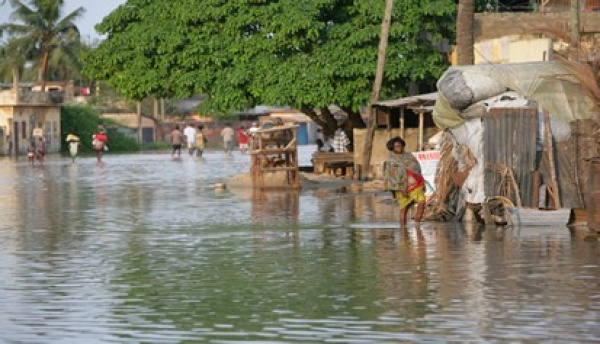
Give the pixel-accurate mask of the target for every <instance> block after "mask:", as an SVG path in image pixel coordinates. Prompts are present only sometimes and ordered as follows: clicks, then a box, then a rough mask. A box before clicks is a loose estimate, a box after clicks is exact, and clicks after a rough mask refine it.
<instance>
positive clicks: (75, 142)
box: [66, 134, 81, 162]
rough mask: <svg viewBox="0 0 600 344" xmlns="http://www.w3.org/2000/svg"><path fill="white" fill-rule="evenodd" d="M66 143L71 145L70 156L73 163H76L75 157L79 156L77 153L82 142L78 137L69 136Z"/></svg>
mask: <svg viewBox="0 0 600 344" xmlns="http://www.w3.org/2000/svg"><path fill="white" fill-rule="evenodd" d="M66 141H67V142H68V143H69V154H71V162H75V157H76V156H77V152H78V151H79V145H80V144H81V140H80V139H79V137H77V136H76V135H73V134H69V135H67V139H66Z"/></svg>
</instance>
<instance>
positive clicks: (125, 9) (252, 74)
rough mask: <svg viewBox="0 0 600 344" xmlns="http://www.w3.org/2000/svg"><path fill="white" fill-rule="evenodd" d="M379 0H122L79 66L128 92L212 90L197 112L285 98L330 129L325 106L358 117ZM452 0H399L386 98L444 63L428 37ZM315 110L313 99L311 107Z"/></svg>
mask: <svg viewBox="0 0 600 344" xmlns="http://www.w3.org/2000/svg"><path fill="white" fill-rule="evenodd" d="M384 5H385V4H384V2H383V1H359V0H355V1H352V0H279V1H275V0H228V1H224V0H181V1H177V2H165V1H161V0H129V1H128V2H127V3H126V4H124V5H122V6H120V7H119V8H118V9H117V10H115V11H114V12H112V13H111V14H110V15H109V16H107V17H106V18H105V19H104V20H103V22H102V23H100V24H99V25H98V26H97V27H96V29H97V30H99V31H100V32H101V33H104V34H106V35H107V39H106V40H104V41H103V42H101V43H100V44H99V46H98V48H97V49H96V50H95V51H93V52H92V53H91V54H89V55H88V56H87V58H86V59H85V65H86V69H87V71H88V72H89V73H91V74H92V76H94V77H95V78H97V79H104V80H107V81H108V82H109V83H110V84H111V85H112V86H114V87H115V88H116V89H117V91H119V92H120V93H122V94H123V95H124V96H126V97H128V98H130V99H135V100H139V99H142V98H144V97H146V96H149V95H154V96H158V97H179V98H181V97H189V96H191V95H193V94H197V93H205V94H208V95H209V100H208V101H207V102H205V104H204V110H205V111H215V110H218V111H231V110H233V109H243V108H246V107H249V106H253V105H256V104H269V105H290V106H293V107H295V108H298V109H301V110H302V111H304V112H305V113H307V114H308V115H309V116H311V117H312V118H313V119H314V120H315V121H316V122H317V123H319V124H321V125H324V126H325V127H326V129H327V128H329V130H331V128H332V127H335V125H336V123H335V120H333V117H332V116H331V115H330V114H329V112H328V110H327V107H328V105H331V104H336V105H338V106H340V107H341V108H343V109H344V110H346V111H347V112H348V113H349V114H350V116H351V118H352V119H353V121H352V122H353V123H354V124H355V125H359V126H362V125H364V123H362V119H361V118H360V115H359V108H360V106H362V105H365V104H367V103H368V101H369V98H370V95H371V89H372V84H373V80H374V78H375V70H376V65H377V50H378V44H379V34H380V28H381V19H382V16H383V12H384ZM454 11H455V2H454V1H449V0H435V1H425V2H424V1H420V0H404V1H397V2H396V4H395V6H394V13H393V19H392V27H391V28H390V37H389V46H388V49H387V59H386V66H385V76H384V83H383V87H382V98H383V97H395V96H403V95H406V94H407V87H408V86H407V85H408V84H409V83H410V82H416V83H420V84H423V85H426V86H429V87H432V86H433V85H434V82H435V80H436V79H437V77H438V76H439V75H440V74H441V72H442V71H443V70H444V69H445V68H446V58H445V56H444V55H443V54H441V53H439V52H438V50H437V48H436V44H437V43H439V42H441V41H442V40H443V38H451V36H452V33H453V27H454V20H453V13H454ZM314 109H321V111H320V113H321V115H317V113H316V112H315V111H313V110H314Z"/></svg>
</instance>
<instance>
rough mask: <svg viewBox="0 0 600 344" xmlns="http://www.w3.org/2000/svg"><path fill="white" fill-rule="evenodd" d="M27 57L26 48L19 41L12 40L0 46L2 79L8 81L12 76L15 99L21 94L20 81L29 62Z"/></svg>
mask: <svg viewBox="0 0 600 344" xmlns="http://www.w3.org/2000/svg"><path fill="white" fill-rule="evenodd" d="M27 56H28V51H27V49H26V46H25V45H24V44H23V43H22V42H21V41H19V40H18V39H11V40H9V41H8V43H6V44H5V45H2V46H0V79H4V80H6V79H8V78H9V77H10V76H12V83H13V91H14V92H15V97H18V94H19V92H18V90H19V79H20V75H21V72H22V71H23V69H24V65H25V63H26V62H27ZM17 100H18V99H17Z"/></svg>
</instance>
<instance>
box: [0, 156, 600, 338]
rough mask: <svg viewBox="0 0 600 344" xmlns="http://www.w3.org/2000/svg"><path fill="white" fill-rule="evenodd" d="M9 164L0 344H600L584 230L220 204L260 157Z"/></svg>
mask: <svg viewBox="0 0 600 344" xmlns="http://www.w3.org/2000/svg"><path fill="white" fill-rule="evenodd" d="M103 160H104V161H103V163H102V164H96V162H95V158H94V157H90V158H86V157H83V158H81V159H78V160H77V162H76V163H75V164H71V163H70V161H69V159H64V161H63V160H61V159H57V158H55V159H52V158H49V159H48V160H47V161H46V163H45V164H44V165H43V166H35V167H32V166H30V165H28V164H27V163H26V162H24V163H23V162H13V161H12V160H8V161H2V162H0V182H2V185H3V188H2V195H3V196H2V197H1V198H0V217H1V218H0V220H1V221H0V280H2V281H3V283H2V284H0V300H2V303H3V305H2V307H3V310H4V312H3V313H2V315H0V341H1V342H19V343H27V342H29V343H53V342H56V343H62V342H77V343H79V342H86V343H93V342H117V343H129V342H131V343H138V342H159V343H175V342H177V343H179V342H207V343H236V342H252V341H255V342H277V343H307V342H309V343H318V342H337V343H398V342H448V341H458V342H465V341H473V342H475V341H477V342H505V341H506V342H524V341H531V342H545V341H555V340H556V338H561V339H564V340H565V341H569V342H586V341H587V342H598V341H600V331H599V330H598V329H599V328H600V327H599V326H598V325H600V324H599V322H600V321H599V320H598V319H600V314H599V312H600V293H599V292H598V284H599V283H600V266H599V264H598V261H599V258H600V257H599V256H600V249H599V247H598V242H586V241H584V240H583V239H582V236H581V235H580V233H578V232H577V231H576V230H572V231H569V230H567V229H566V228H564V227H562V226H556V227H555V228H541V227H540V228H536V227H533V228H526V227H522V228H502V227H499V228H491V227H488V228H484V227H481V226H476V225H469V224H467V225H463V224H434V223H425V224H422V226H421V227H420V228H415V227H414V226H413V227H410V228H409V229H408V230H406V231H400V230H399V229H398V228H397V215H398V214H397V209H396V207H395V206H394V204H393V203H392V202H390V199H389V195H386V194H383V193H381V194H354V193H352V192H350V191H351V190H343V189H327V190H325V189H322V190H303V191H301V192H258V191H257V192H254V191H253V190H251V189H225V190H215V188H214V185H215V183H218V182H224V181H226V180H227V178H228V176H230V175H232V174H234V173H237V172H240V171H244V170H246V169H247V168H248V163H249V161H248V159H247V157H241V156H239V155H234V156H233V157H224V156H223V155H222V154H219V153H211V152H208V153H207V154H206V156H205V157H203V159H202V161H197V159H195V158H190V159H188V158H187V157H183V158H182V159H180V160H178V161H173V160H170V159H169V157H168V156H165V155H159V154H151V155H124V156H116V155H109V156H106V157H105V159H103Z"/></svg>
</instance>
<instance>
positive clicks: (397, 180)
mask: <svg viewBox="0 0 600 344" xmlns="http://www.w3.org/2000/svg"><path fill="white" fill-rule="evenodd" d="M405 146H406V143H405V142H404V140H402V139H401V138H400V137H394V138H392V139H390V140H389V141H388V142H387V149H388V150H389V151H390V157H389V158H388V159H387V160H386V162H385V165H384V176H385V180H386V182H387V185H388V187H389V189H390V190H392V193H393V194H394V198H395V199H396V201H397V202H398V207H399V208H400V229H405V228H406V212H407V210H408V207H410V206H411V205H412V204H413V203H416V204H417V213H416V214H415V222H416V223H417V225H418V224H419V223H420V222H421V219H422V218H423V211H424V210H425V201H426V198H425V179H424V178H423V176H422V174H421V165H419V162H418V161H417V158H415V157H414V156H413V155H412V154H411V153H408V152H405V151H404V147H405Z"/></svg>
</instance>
